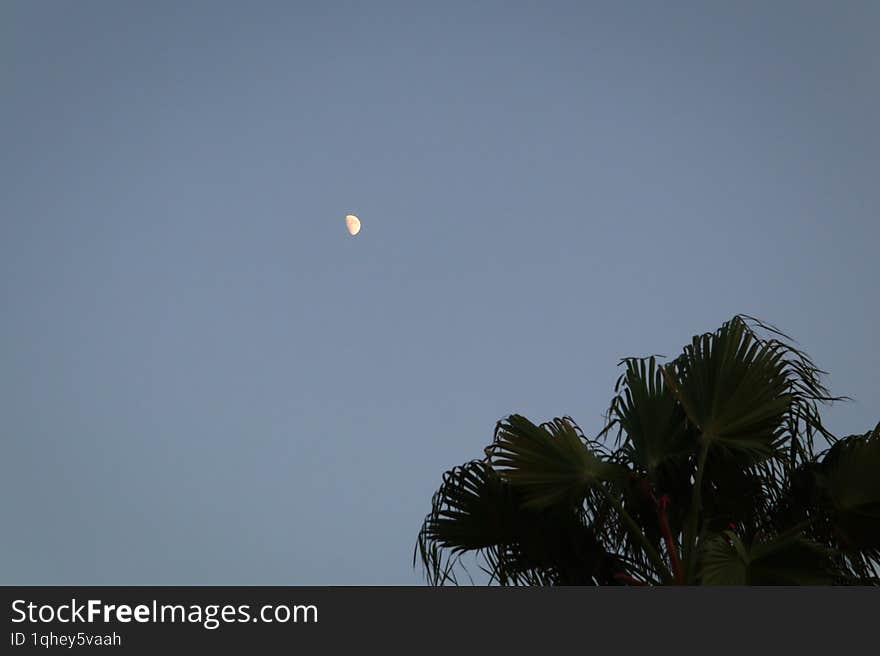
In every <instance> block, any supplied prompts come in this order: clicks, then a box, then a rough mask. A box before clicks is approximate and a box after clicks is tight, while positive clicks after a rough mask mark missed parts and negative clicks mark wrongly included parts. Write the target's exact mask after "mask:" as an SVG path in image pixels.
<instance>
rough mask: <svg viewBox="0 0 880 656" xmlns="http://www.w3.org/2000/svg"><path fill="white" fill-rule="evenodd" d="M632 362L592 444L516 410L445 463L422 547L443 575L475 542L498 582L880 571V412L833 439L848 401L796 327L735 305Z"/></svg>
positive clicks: (823, 577)
mask: <svg viewBox="0 0 880 656" xmlns="http://www.w3.org/2000/svg"><path fill="white" fill-rule="evenodd" d="M759 332H763V333H764V334H765V335H766V336H764V337H762V336H760V335H759ZM621 364H622V365H623V366H624V373H623V374H622V375H621V377H620V378H619V379H618V382H617V385H616V386H615V390H614V391H615V397H614V399H613V400H612V402H611V405H610V407H609V412H608V421H607V423H606V425H605V427H604V428H603V429H602V430H601V431H600V432H599V434H598V436H597V438H596V439H595V440H591V439H587V438H586V437H585V436H584V435H583V433H582V432H581V431H580V429H579V428H578V426H577V425H576V424H575V423H574V421H572V420H571V419H570V418H568V417H566V418H561V419H554V420H553V421H551V422H548V423H545V424H541V425H537V424H534V423H532V422H531V421H529V420H528V419H526V418H525V417H522V416H520V415H512V416H510V417H508V418H506V419H505V420H502V421H500V422H499V423H498V426H497V427H496V431H495V438H494V440H493V442H492V444H490V445H489V446H488V447H487V448H486V450H485V452H486V457H485V458H484V459H483V460H475V461H471V462H469V463H467V464H465V465H463V466H461V467H457V468H455V469H453V470H451V471H449V472H447V473H446V474H445V475H444V477H443V485H442V486H441V487H440V489H439V490H438V491H437V493H436V494H435V496H434V500H433V503H432V510H431V512H430V513H429V514H428V516H427V517H426V518H425V521H424V524H423V526H422V530H421V532H420V533H419V539H418V544H417V547H416V556H415V557H416V559H419V560H421V563H422V565H423V566H424V568H425V571H426V574H427V578H428V581H429V582H430V583H431V584H434V585H442V584H445V583H457V582H458V576H459V575H460V572H461V571H462V570H463V568H462V563H461V557H462V555H463V554H465V553H469V552H470V553H474V554H476V555H477V558H478V560H479V561H480V562H481V568H482V569H483V570H484V571H485V572H486V573H487V574H488V575H489V576H490V578H491V581H492V582H494V583H499V584H502V585H651V584H660V583H679V584H688V585H698V584H705V585H730V584H732V585H822V584H832V583H836V584H863V585H864V584H869V585H877V584H878V583H880V579H878V575H877V566H878V564H880V425H878V427H877V428H875V429H874V431H872V432H869V433H865V434H864V435H854V436H849V437H846V438H843V439H837V438H835V437H834V436H833V435H831V434H830V433H829V432H828V431H827V430H826V429H825V428H824V426H823V425H822V422H821V418H820V415H819V412H818V407H819V404H821V403H826V402H831V401H834V400H838V399H836V398H834V397H831V396H830V395H829V394H828V392H827V390H826V389H825V388H824V387H823V386H822V384H821V382H820V377H821V374H822V373H823V372H821V371H820V370H819V369H817V368H816V367H815V366H814V365H813V363H812V362H811V361H810V359H809V358H808V357H807V356H806V355H805V354H804V353H802V352H801V351H799V350H797V349H796V348H794V347H793V346H792V345H791V344H790V340H788V338H787V337H786V336H785V335H783V334H782V333H780V332H779V331H777V330H776V329H775V328H772V327H771V326H767V325H765V324H762V323H761V322H759V321H757V320H755V319H752V318H750V317H746V316H736V317H734V318H733V319H732V320H730V321H728V322H727V323H725V324H724V325H723V326H722V327H721V328H719V329H718V330H717V331H715V332H714V333H708V334H705V335H700V336H696V337H694V338H693V340H692V341H691V343H690V344H688V345H687V346H685V348H684V350H683V352H682V354H681V355H680V356H679V357H677V358H676V359H674V360H672V361H671V362H670V363H669V364H667V365H665V366H661V365H659V364H658V363H657V359H656V358H655V357H653V356H652V357H650V358H627V359H625V360H623V361H622V362H621ZM817 436H819V437H820V438H822V439H824V441H826V442H827V443H828V444H829V448H827V449H826V450H825V451H819V452H817V451H816V450H815V446H814V440H815V438H816V437H817Z"/></svg>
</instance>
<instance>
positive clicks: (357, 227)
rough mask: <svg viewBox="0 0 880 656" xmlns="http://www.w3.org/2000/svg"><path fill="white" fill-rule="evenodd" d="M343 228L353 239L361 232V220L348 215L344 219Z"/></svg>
mask: <svg viewBox="0 0 880 656" xmlns="http://www.w3.org/2000/svg"><path fill="white" fill-rule="evenodd" d="M345 227H346V228H348V234H350V235H351V236H352V237H354V236H355V235H356V234H357V233H359V232H360V231H361V220H360V219H359V218H357V217H356V216H355V215H354V214H349V215H347V216H346V217H345Z"/></svg>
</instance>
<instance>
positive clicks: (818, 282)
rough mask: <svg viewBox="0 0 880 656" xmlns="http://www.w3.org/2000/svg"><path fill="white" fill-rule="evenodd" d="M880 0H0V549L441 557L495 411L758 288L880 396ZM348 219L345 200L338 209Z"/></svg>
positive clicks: (62, 553) (597, 389) (243, 573)
mask: <svg viewBox="0 0 880 656" xmlns="http://www.w3.org/2000/svg"><path fill="white" fill-rule="evenodd" d="M878 34H880V3H878V2H874V1H865V2H856V1H845V2H839V3H838V2H830V1H828V2H807V1H801V0H797V1H793V2H696V1H695V2H669V3H667V2H663V3H660V2H606V3H592V2H586V1H582V0H581V1H566V2H561V1H553V2H484V1H479V0H478V1H473V2H464V1H461V2H458V1H452V0H447V1H444V2H431V3H422V2H402V1H401V2H381V1H376V2H353V1H352V2H344V3H343V2H332V1H329V2H328V1H321V2H317V1H316V2H298V1H288V2H262V1H257V2H219V1H218V2H171V1H164V2H157V1H152V0H151V1H149V2H112V1H109V0H108V1H106V2H95V1H81V2H60V1H56V2H48V1H37V2H34V1H29V0H20V1H19V0H4V1H3V2H2V3H0V93H2V96H0V185H2V187H0V302H2V305H0V439H2V445H3V451H2V458H0V522H2V525H3V536H4V537H3V547H2V558H0V579H2V581H3V582H4V583H5V584H8V585H9V584H49V583H51V584H71V585H76V584H157V585H158V584H164V585H184V584H254V585H269V584H279V585H383V584H420V583H421V582H422V581H423V579H422V577H421V573H420V571H419V570H414V569H413V567H412V550H413V545H414V543H415V539H416V535H417V532H418V529H419V527H420V524H421V521H422V519H423V517H424V515H425V513H426V512H427V511H428V510H429V508H430V500H431V494H432V493H433V491H434V490H435V489H436V488H437V487H438V485H439V483H440V477H441V474H442V473H443V471H444V470H446V469H448V468H450V467H452V466H454V465H457V464H460V463H463V462H465V461H467V460H469V459H472V458H479V457H481V455H482V449H483V447H484V446H485V445H486V444H488V443H489V442H490V441H491V437H492V430H493V428H494V426H495V422H496V421H497V420H498V419H499V418H501V417H503V416H505V415H507V414H510V413H514V412H517V413H521V414H525V415H527V416H529V417H530V418H531V419H533V420H535V421H543V420H547V419H550V418H552V417H554V416H558V415H571V416H572V417H574V419H576V420H577V421H578V423H579V424H580V425H581V427H582V428H583V430H584V431H585V432H586V433H588V434H595V433H597V432H598V431H599V430H600V429H601V428H602V425H603V423H602V422H603V419H602V415H603V413H604V411H605V409H606V408H607V405H608V402H609V401H610V399H611V396H612V394H613V384H614V381H615V379H616V377H617V376H618V374H619V373H620V370H619V369H618V368H617V364H618V361H619V360H620V358H622V357H624V356H631V355H649V354H652V353H660V354H665V355H667V356H674V355H677V354H678V352H679V351H680V349H681V347H682V346H683V345H684V344H685V343H686V342H688V341H689V340H690V338H691V336H692V335H693V334H695V333H700V332H704V331H709V330H714V329H715V328H717V327H719V326H720V325H721V323H722V322H723V321H725V320H727V319H729V318H730V317H732V316H733V315H734V314H736V313H747V314H752V315H755V316H758V317H760V318H761V319H764V320H766V321H768V322H770V323H773V324H775V325H778V326H779V327H780V328H782V329H784V330H785V331H786V332H788V333H789V334H791V335H792V336H793V337H794V338H795V339H796V340H797V341H798V343H799V345H800V346H801V347H802V348H803V349H805V350H806V351H807V352H808V353H810V355H812V356H813V358H814V360H815V361H816V363H817V364H818V365H819V366H820V367H821V368H823V369H826V370H828V371H829V372H830V373H831V375H830V377H829V378H828V379H827V383H828V384H829V386H830V388H831V390H832V392H834V393H836V394H843V395H848V396H850V397H852V398H853V401H852V402H851V403H847V404H841V405H836V406H835V407H833V408H831V409H829V410H828V411H827V412H826V413H825V417H826V420H827V423H828V424H829V426H830V428H831V429H832V430H833V431H834V432H836V433H838V434H841V435H846V434H849V433H855V432H860V433H861V432H864V431H866V430H868V429H870V428H872V427H873V426H874V425H875V424H876V422H877V421H878V420H880V374H878V371H880V348H878V344H877V335H878V325H880V294H878V291H877V287H878V280H880V273H878V243H880V125H878V117H880V38H878ZM350 213H351V214H356V215H358V216H359V217H360V219H361V221H362V229H361V231H360V233H359V234H358V235H357V236H355V237H352V236H350V235H349V234H348V232H347V231H346V227H345V215H346V214H350Z"/></svg>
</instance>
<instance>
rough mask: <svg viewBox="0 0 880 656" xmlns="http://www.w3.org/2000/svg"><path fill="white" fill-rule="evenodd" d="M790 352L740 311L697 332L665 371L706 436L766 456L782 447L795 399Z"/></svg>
mask: <svg viewBox="0 0 880 656" xmlns="http://www.w3.org/2000/svg"><path fill="white" fill-rule="evenodd" d="M786 352H787V351H786V350H785V349H784V348H782V347H781V346H780V345H779V344H777V343H774V342H772V341H762V340H759V339H757V337H756V336H755V335H754V333H753V332H752V331H751V330H750V329H749V327H748V326H747V324H746V323H745V321H744V320H743V319H741V318H739V317H736V318H734V319H733V320H731V321H728V322H727V323H725V324H724V325H723V326H722V327H721V328H720V329H719V330H717V331H716V332H715V333H711V334H704V335H700V336H696V337H694V338H693V341H692V342H691V344H690V345H688V346H686V347H685V349H684V353H683V354H682V355H681V356H679V358H677V359H676V360H675V361H673V362H672V363H671V364H670V365H669V366H667V367H665V368H664V369H663V371H664V373H665V377H666V382H667V384H668V385H669V387H670V388H671V389H672V391H673V393H674V394H675V396H676V398H677V399H678V401H679V402H680V403H681V406H682V408H683V409H684V411H685V413H686V415H687V417H688V419H689V420H690V421H691V422H692V423H693V425H694V426H695V427H696V428H697V429H698V430H699V431H700V433H701V435H702V439H703V440H705V441H706V442H708V443H709V444H710V445H713V446H716V447H721V448H723V449H726V450H728V451H730V452H731V453H742V454H747V455H748V456H750V457H751V458H752V459H753V460H754V461H760V460H762V459H764V458H766V457H768V456H771V455H773V454H774V453H776V450H777V448H778V446H779V445H780V443H781V440H782V438H783V436H784V432H785V426H786V423H785V419H786V415H787V413H788V412H789V411H790V409H791V406H792V401H793V399H794V394H793V392H792V381H791V380H789V376H788V371H787V369H786V362H785V359H784V358H785V354H786Z"/></svg>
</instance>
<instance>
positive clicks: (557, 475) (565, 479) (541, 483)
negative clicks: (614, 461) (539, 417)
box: [486, 415, 610, 508]
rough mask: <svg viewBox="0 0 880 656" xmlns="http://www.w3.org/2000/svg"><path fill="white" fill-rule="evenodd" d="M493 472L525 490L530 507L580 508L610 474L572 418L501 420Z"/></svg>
mask: <svg viewBox="0 0 880 656" xmlns="http://www.w3.org/2000/svg"><path fill="white" fill-rule="evenodd" d="M486 453H487V456H488V457H489V459H490V461H491V463H492V466H493V468H494V469H495V470H496V471H497V472H498V473H499V475H500V476H501V478H502V479H503V480H505V481H506V482H508V483H510V484H512V485H514V486H516V487H518V488H520V489H521V490H522V491H523V493H524V495H525V500H526V504H527V505H528V506H531V507H535V508H544V507H547V506H550V505H552V504H555V503H559V502H566V503H569V504H573V505H576V506H579V505H580V504H581V503H582V502H583V500H584V498H585V496H586V494H587V491H588V490H589V488H590V487H591V486H592V485H594V484H596V483H597V482H598V481H600V480H601V479H602V478H603V476H605V475H607V474H608V473H609V472H610V469H609V468H608V467H607V466H606V464H605V463H603V462H602V460H600V458H599V457H598V456H597V455H596V453H594V452H593V450H591V449H590V448H589V447H588V446H587V444H586V443H585V441H584V440H583V438H582V437H581V435H580V434H579V432H578V430H577V427H576V426H575V425H574V423H573V422H571V421H570V420H568V419H555V420H554V421H553V422H550V423H547V424H543V425H541V426H537V425H535V424H533V423H532V422H530V421H529V420H528V419H526V418H525V417H523V416H521V415H511V416H510V417H509V418H508V419H507V420H506V421H502V422H499V424H498V427H497V428H496V431H495V442H494V443H493V444H492V445H491V446H490V447H488V448H487V449H486Z"/></svg>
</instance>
